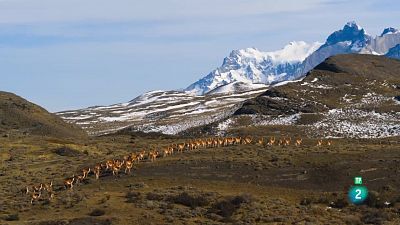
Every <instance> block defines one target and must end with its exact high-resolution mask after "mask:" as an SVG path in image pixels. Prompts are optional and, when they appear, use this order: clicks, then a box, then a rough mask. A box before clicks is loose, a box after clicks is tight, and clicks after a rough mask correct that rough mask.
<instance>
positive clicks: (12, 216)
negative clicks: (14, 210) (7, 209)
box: [4, 214, 19, 221]
mask: <svg viewBox="0 0 400 225" xmlns="http://www.w3.org/2000/svg"><path fill="white" fill-rule="evenodd" d="M4 220H5V221H18V220H19V215H18V214H10V215H7V216H6V217H5V218H4Z"/></svg>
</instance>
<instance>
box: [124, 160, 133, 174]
mask: <svg viewBox="0 0 400 225" xmlns="http://www.w3.org/2000/svg"><path fill="white" fill-rule="evenodd" d="M132 167H133V161H131V160H127V161H126V162H125V174H127V172H128V173H129V174H130V173H131V169H132Z"/></svg>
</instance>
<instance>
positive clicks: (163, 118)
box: [57, 86, 266, 135]
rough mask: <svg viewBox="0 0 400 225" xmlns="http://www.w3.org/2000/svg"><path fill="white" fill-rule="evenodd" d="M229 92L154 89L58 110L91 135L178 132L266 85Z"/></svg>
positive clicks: (225, 111)
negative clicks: (104, 102)
mask: <svg viewBox="0 0 400 225" xmlns="http://www.w3.org/2000/svg"><path fill="white" fill-rule="evenodd" d="M260 87H261V88H260V89H255V90H252V91H246V92H241V93H237V92H236V93H232V94H230V95H220V94H218V93H214V94H212V95H208V96H196V95H193V94H189V93H185V92H179V91H152V92H148V93H145V94H143V95H141V96H139V97H137V98H135V99H133V100H132V101H130V102H127V103H121V104H115V105H110V106H96V107H89V108H86V109H80V110H71V111H64V112H59V113H57V114H58V115H59V116H60V117H61V118H63V119H64V120H66V121H67V122H70V123H75V124H77V125H79V126H81V127H82V128H84V129H85V130H87V131H88V132H89V134H91V135H100V134H107V133H112V132H115V131H118V130H121V129H124V128H127V127H131V128H132V130H134V131H143V132H161V133H165V134H176V133H179V132H181V131H184V130H186V129H188V128H191V127H195V126H201V125H205V124H208V123H212V122H214V121H218V120H221V119H224V118H226V117H228V116H230V115H232V114H233V113H234V112H235V111H236V109H238V108H239V107H240V105H241V103H242V102H243V101H245V100H246V99H249V98H251V97H255V96H256V95H258V94H260V93H262V92H264V91H265V90H266V88H265V87H264V86H260Z"/></svg>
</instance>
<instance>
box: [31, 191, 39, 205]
mask: <svg viewBox="0 0 400 225" xmlns="http://www.w3.org/2000/svg"><path fill="white" fill-rule="evenodd" d="M40 196H42V192H40V191H39V192H32V195H31V197H32V198H31V204H33V201H39V199H40Z"/></svg>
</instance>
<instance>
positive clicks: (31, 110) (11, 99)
mask: <svg viewBox="0 0 400 225" xmlns="http://www.w3.org/2000/svg"><path fill="white" fill-rule="evenodd" d="M0 133H2V135H5V134H9V133H23V134H33V135H43V136H52V137H62V138H68V137H71V138H76V137H86V136H87V135H86V132H84V131H83V130H82V129H81V128H79V127H77V126H76V125H73V124H68V123H66V122H64V121H63V120H62V119H61V118H59V117H58V116H56V115H55V114H52V113H49V112H48V111H46V110H45V109H43V108H42V107H40V106H38V105H36V104H33V103H31V102H29V101H27V100H25V99H23V98H21V97H19V96H17V95H15V94H13V93H9V92H3V91H0Z"/></svg>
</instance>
